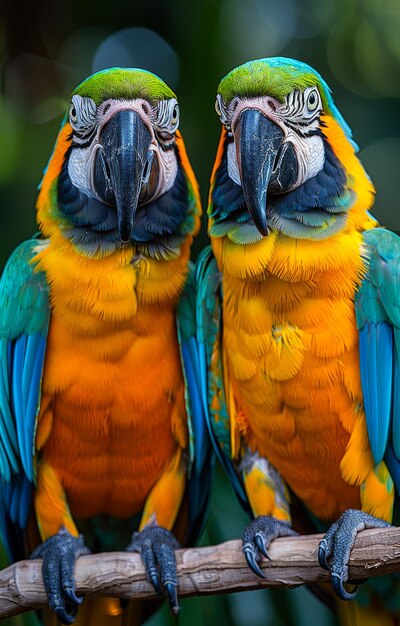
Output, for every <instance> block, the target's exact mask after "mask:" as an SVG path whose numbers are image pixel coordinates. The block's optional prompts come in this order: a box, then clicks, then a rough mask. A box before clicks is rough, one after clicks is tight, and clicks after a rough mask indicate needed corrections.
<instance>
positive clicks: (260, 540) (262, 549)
mask: <svg viewBox="0 0 400 626" xmlns="http://www.w3.org/2000/svg"><path fill="white" fill-rule="evenodd" d="M255 542H256V545H257V548H258V549H259V550H260V552H261V554H263V555H264V556H265V558H266V559H268V560H269V561H270V560H271V557H270V556H269V554H268V550H267V548H266V545H265V539H264V537H263V536H262V535H261V533H257V534H256V536H255Z"/></svg>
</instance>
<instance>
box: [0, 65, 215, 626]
mask: <svg viewBox="0 0 400 626" xmlns="http://www.w3.org/2000/svg"><path fill="white" fill-rule="evenodd" d="M179 119H180V111H179V105H178V101H177V98H176V96H175V94H174V92H173V91H172V90H171V89H170V88H169V87H168V86H167V85H166V84H165V83H164V82H163V81H162V80H161V79H160V78H158V77H157V76H156V75H155V74H153V73H151V72H149V71H146V70H143V69H139V68H110V69H106V70H103V71H100V72H97V73H95V74H93V75H92V76H89V77H88V78H86V79H85V80H84V81H83V82H82V83H81V84H80V85H78V87H77V88H76V89H75V90H74V91H73V93H72V96H71V99H70V104H69V110H68V112H67V113H66V115H65V117H64V120H63V122H62V124H61V128H60V131H59V134H58V137H57V139H56V142H55V147H54V150H53V153H52V155H51V157H50V160H49V162H48V165H47V167H46V169H45V171H44V175H43V179H42V181H41V184H40V187H39V194H38V200H37V223H38V228H39V231H38V233H37V234H36V235H35V236H33V237H32V238H31V239H29V240H27V241H25V242H23V243H21V244H20V245H19V246H18V247H17V248H16V249H15V251H14V252H13V253H12V254H11V256H10V258H9V260H8V262H7V264H6V266H5V269H4V272H3V274H2V277H1V281H0V311H1V313H0V350H1V357H0V367H1V375H0V528H1V534H2V538H3V541H4V544H5V547H6V549H7V554H8V556H9V558H10V560H11V561H15V560H18V559H22V558H26V557H27V556H29V555H30V556H31V558H38V559H42V573H43V580H44V585H45V589H46V593H47V597H48V602H49V607H50V609H52V611H49V610H47V613H48V621H47V622H46V623H56V622H55V620H56V621H57V623H58V620H60V621H61V622H62V623H64V624H70V623H72V622H73V621H74V620H75V619H76V620H77V621H76V623H77V624H95V625H96V626H102V625H107V624H110V623H111V621H112V623H113V624H131V623H134V620H135V619H136V618H135V615H136V616H137V615H138V613H136V609H135V602H132V603H130V605H129V603H128V606H126V603H125V602H124V603H123V602H121V603H120V602H119V600H118V599H112V598H106V599H104V598H102V599H98V600H93V601H89V600H88V601H87V602H86V603H84V605H83V606H82V607H81V609H80V610H79V613H78V607H79V605H80V604H81V602H82V600H83V598H82V597H81V596H79V595H78V594H77V592H76V582H75V579H74V565H75V561H76V558H77V557H78V556H80V555H82V554H87V553H89V552H91V551H93V552H101V551H110V550H111V551H115V550H120V549H124V548H125V549H127V550H128V551H131V552H138V553H139V554H140V556H141V559H142V561H143V563H144V565H145V569H146V574H147V577H148V580H149V581H150V582H151V584H152V585H153V586H154V588H155V589H156V591H157V593H158V595H163V593H165V595H166V596H167V598H168V601H169V604H170V607H171V609H172V611H173V612H174V613H178V611H179V608H180V607H179V603H178V599H177V572H176V560H175V549H176V548H177V547H179V545H180V542H181V543H183V544H184V545H189V544H193V542H194V541H195V540H196V538H197V537H198V536H199V534H200V532H201V530H202V527H203V525H204V521H205V516H206V512H207V506H208V497H209V493H210V486H211V480H212V466H213V460H212V457H213V454H214V453H213V452H212V446H211V443H210V442H209V440H208V434H207V426H206V422H205V414H204V410H203V405H202V401H201V387H200V377H199V362H198V360H199V356H198V347H197V343H196V326H195V324H196V322H195V283H194V266H193V265H192V264H191V262H190V260H189V257H190V249H191V243H192V240H193V237H194V236H195V234H196V233H197V231H198V229H199V226H200V214H201V206H200V197H199V189H198V184H197V181H196V178H195V175H194V172H193V170H192V168H191V165H190V162H189V159H188V156H187V153H186V149H185V145H184V142H183V139H182V136H181V134H180V131H179V130H178V127H179ZM173 531H174V533H173ZM123 604H124V605H125V606H122V605H123ZM134 609H135V610H134ZM55 616H57V617H55ZM115 616H120V617H119V621H118V620H117V621H116V617H115ZM131 620H132V621H131Z"/></svg>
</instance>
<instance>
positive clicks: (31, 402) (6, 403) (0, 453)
mask: <svg viewBox="0 0 400 626" xmlns="http://www.w3.org/2000/svg"><path fill="white" fill-rule="evenodd" d="M37 245H38V241H37V240H34V239H32V240H29V241H26V242H24V243H23V244H21V245H20V246H19V247H18V248H17V249H16V250H15V251H14V253H13V254H12V255H11V257H10V259H9V260H8V262H7V265H6V267H5V269H4V272H3V275H2V277H1V280H0V368H1V372H0V484H1V492H0V526H1V531H2V536H3V541H4V543H5V546H6V548H7V551H8V553H9V556H10V557H11V558H13V559H15V558H22V556H23V552H22V543H21V541H22V530H23V529H25V528H26V525H27V522H28V518H29V513H30V509H31V498H32V489H33V480H34V469H33V467H34V466H33V455H34V433H35V428H36V420H37V415H38V412H39V405H40V386H41V377H42V372H43V365H44V357H45V350H46V338H47V329H48V323H49V317H50V306H49V289H48V284H47V281H46V278H45V275H44V274H43V273H41V272H37V271H35V267H34V265H33V264H32V258H33V257H34V255H35V248H36V246H37Z"/></svg>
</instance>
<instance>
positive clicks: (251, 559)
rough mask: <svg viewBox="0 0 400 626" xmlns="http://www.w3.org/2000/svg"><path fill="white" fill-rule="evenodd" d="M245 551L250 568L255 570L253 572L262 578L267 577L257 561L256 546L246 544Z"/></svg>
mask: <svg viewBox="0 0 400 626" xmlns="http://www.w3.org/2000/svg"><path fill="white" fill-rule="evenodd" d="M243 553H244V556H245V557H246V561H247V565H248V566H249V567H250V569H251V570H253V572H254V573H255V574H256V575H257V576H259V577H260V578H265V574H264V572H263V571H262V570H261V569H260V566H259V565H258V563H257V560H256V553H255V550H254V548H252V547H251V546H246V547H244V548H243Z"/></svg>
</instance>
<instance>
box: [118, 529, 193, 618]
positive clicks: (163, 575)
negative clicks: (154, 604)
mask: <svg viewBox="0 0 400 626" xmlns="http://www.w3.org/2000/svg"><path fill="white" fill-rule="evenodd" d="M178 548H180V545H179V542H178V540H177V539H176V538H175V537H174V535H173V534H172V533H171V532H170V531H169V530H167V529H166V528H162V527H161V526H156V525H153V526H146V527H145V528H143V530H142V531H141V532H134V533H133V534H132V538H131V543H130V544H129V545H128V546H127V548H126V550H127V551H128V552H139V554H140V556H141V558H142V561H143V564H144V566H145V569H146V575H147V579H148V581H149V582H150V583H151V584H152V585H153V587H154V589H155V590H156V592H157V594H158V595H159V596H161V595H162V594H163V590H164V592H165V593H166V596H167V598H168V602H169V606H170V607H171V611H172V612H173V613H174V615H178V613H179V611H180V608H181V607H180V606H179V602H178V592H177V586H178V577H177V573H176V557H175V550H177V549H178Z"/></svg>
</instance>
